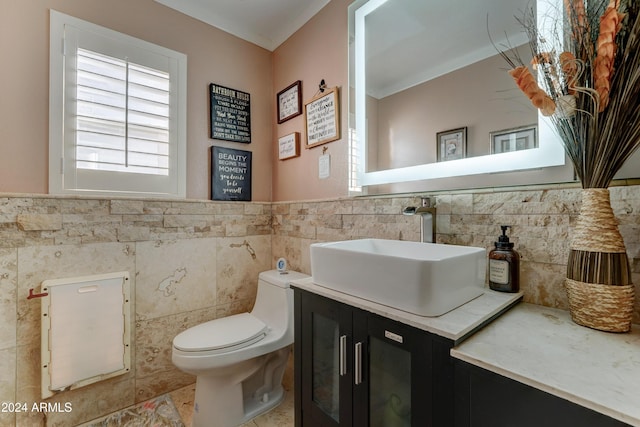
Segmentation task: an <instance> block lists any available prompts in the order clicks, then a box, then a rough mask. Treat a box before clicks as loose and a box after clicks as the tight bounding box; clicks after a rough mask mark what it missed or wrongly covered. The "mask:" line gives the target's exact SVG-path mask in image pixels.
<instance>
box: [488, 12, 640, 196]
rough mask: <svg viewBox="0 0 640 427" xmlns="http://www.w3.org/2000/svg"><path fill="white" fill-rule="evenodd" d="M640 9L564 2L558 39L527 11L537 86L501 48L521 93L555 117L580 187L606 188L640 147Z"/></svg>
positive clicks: (510, 50) (525, 20) (508, 50)
mask: <svg viewBox="0 0 640 427" xmlns="http://www.w3.org/2000/svg"><path fill="white" fill-rule="evenodd" d="M639 9H640V0H589V1H586V0H564V10H558V11H556V12H557V14H556V16H553V17H549V18H548V19H554V20H556V21H557V20H562V23H563V24H564V25H562V26H560V28H562V30H560V31H558V32H557V34H555V35H554V37H555V38H556V40H547V39H546V38H545V37H544V36H543V35H541V34H540V33H539V31H538V27H537V22H536V15H535V13H534V11H533V10H528V11H527V12H525V14H524V16H523V17H522V18H521V19H519V21H520V22H521V24H522V25H523V27H524V29H525V31H526V33H527V35H528V38H529V44H530V46H531V50H532V52H533V58H534V59H533V61H532V64H530V66H531V67H532V69H534V70H535V71H536V72H537V73H538V77H539V78H538V79H537V80H536V78H535V77H534V75H533V73H532V72H531V71H530V70H529V66H528V65H525V64H524V63H523V62H522V60H521V59H520V58H519V56H518V55H517V51H516V50H515V49H513V48H512V47H510V46H505V47H504V48H500V47H498V51H499V52H500V54H501V55H502V57H503V58H504V59H505V60H506V61H507V62H508V63H509V65H510V66H511V68H512V69H511V70H510V71H509V73H510V74H511V76H512V77H513V78H514V80H515V82H516V84H517V85H518V87H519V88H520V89H521V90H522V92H523V93H524V94H525V95H527V97H528V98H529V99H530V100H531V102H532V103H533V105H534V106H535V107H537V108H538V109H540V111H541V112H542V114H543V115H545V116H549V117H550V119H551V122H552V123H553V125H554V127H555V129H556V131H557V132H558V134H559V135H560V137H561V139H562V141H563V144H564V148H565V151H566V152H567V154H568V156H569V157H570V159H571V161H572V163H573V166H574V168H575V171H576V173H577V175H578V177H579V179H580V181H581V182H582V187H583V188H607V187H608V186H609V184H610V183H611V180H612V179H613V177H614V175H615V174H616V173H617V171H618V170H619V169H620V168H621V167H622V165H623V164H624V162H625V161H626V160H627V159H628V158H629V157H630V156H631V155H632V154H633V152H634V151H635V150H636V149H637V148H638V147H639V146H640V17H639ZM556 46H562V48H557V47H556ZM538 82H540V84H539V83H538Z"/></svg>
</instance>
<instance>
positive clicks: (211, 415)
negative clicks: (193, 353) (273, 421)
mask: <svg viewBox="0 0 640 427" xmlns="http://www.w3.org/2000/svg"><path fill="white" fill-rule="evenodd" d="M206 388H207V387H206V386H203V381H200V378H198V383H197V385H196V397H195V404H194V408H193V418H192V424H191V427H236V426H239V425H241V424H244V423H246V422H249V421H250V420H252V419H253V418H255V417H257V416H258V415H262V414H263V413H265V412H267V411H269V410H271V409H273V408H275V407H276V406H278V405H279V404H280V403H282V401H283V400H284V397H285V391H284V388H283V387H282V386H279V387H276V388H275V389H274V390H272V391H271V392H270V393H266V394H265V395H264V396H262V397H260V398H257V397H253V396H250V397H247V398H245V399H244V400H243V399H242V385H241V384H237V385H236V386H233V387H228V388H227V389H226V390H225V393H224V396H220V397H219V398H217V399H215V400H214V401H211V398H210V395H207V397H208V398H209V399H208V400H204V399H202V398H201V396H198V390H201V391H202V392H205V389H206ZM205 393H206V392H205ZM205 393H201V394H205ZM238 402H242V404H241V405H238Z"/></svg>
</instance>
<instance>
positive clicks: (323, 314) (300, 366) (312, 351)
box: [295, 292, 353, 427]
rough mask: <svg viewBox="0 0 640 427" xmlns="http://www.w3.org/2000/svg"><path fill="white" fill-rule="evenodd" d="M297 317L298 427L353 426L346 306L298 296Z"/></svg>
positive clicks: (349, 316)
mask: <svg viewBox="0 0 640 427" xmlns="http://www.w3.org/2000/svg"><path fill="white" fill-rule="evenodd" d="M295 315H296V317H297V318H298V319H299V322H296V329H295V333H296V341H295V364H296V368H295V369H296V384H295V387H296V390H295V392H296V398H298V397H299V398H300V402H296V425H297V426H299V425H304V426H327V427H334V426H352V425H353V424H352V418H353V416H352V390H351V378H352V374H353V363H352V359H353V352H352V350H351V346H352V336H353V332H352V313H351V310H350V308H349V307H348V306H344V305H342V304H338V303H335V302H333V301H331V300H328V299H325V298H320V297H316V296H314V295H312V294H307V293H303V294H302V295H300V293H299V292H296V313H295ZM296 400H297V399H296Z"/></svg>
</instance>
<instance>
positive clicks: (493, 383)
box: [455, 361, 628, 427]
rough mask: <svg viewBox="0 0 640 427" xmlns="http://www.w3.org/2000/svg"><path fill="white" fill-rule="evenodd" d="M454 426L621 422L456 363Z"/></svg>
mask: <svg viewBox="0 0 640 427" xmlns="http://www.w3.org/2000/svg"><path fill="white" fill-rule="evenodd" d="M455 375H456V423H455V426H456V427H463V426H464V427H512V426H518V427H540V426H545V427H567V426H580V427H623V426H628V424H625V423H623V422H620V421H618V420H615V419H613V418H610V417H608V416H606V415H604V414H601V413H598V412H595V411H592V410H590V409H588V408H585V407H583V406H580V405H577V404H575V403H573V402H569V401H568V400H565V399H561V398H559V397H557V396H554V395H551V394H549V393H546V392H543V391H542V390H539V389H537V388H534V387H530V386H528V385H526V384H522V383H520V382H518V381H514V380H512V379H510V378H506V377H503V376H501V375H498V374H495V373H493V372H490V371H487V370H485V369H481V368H478V367H476V366H473V365H470V364H468V363H465V362H462V361H456V364H455Z"/></svg>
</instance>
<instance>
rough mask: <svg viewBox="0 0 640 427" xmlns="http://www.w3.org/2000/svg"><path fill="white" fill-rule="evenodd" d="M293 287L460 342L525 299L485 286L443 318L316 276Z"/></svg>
mask: <svg viewBox="0 0 640 427" xmlns="http://www.w3.org/2000/svg"><path fill="white" fill-rule="evenodd" d="M291 284H292V286H294V287H296V288H299V289H304V290H307V291H309V292H313V293H314V294H318V295H321V296H324V297H327V298H331V299H333V300H336V301H339V302H342V303H345V304H348V305H350V306H353V307H357V308H360V309H363V310H366V311H369V312H372V313H375V314H379V315H381V316H384V317H386V318H389V319H392V320H396V321H398V322H401V323H404V324H406V325H410V326H413V327H415V328H418V329H422V330H424V331H427V332H431V333H433V334H436V335H440V336H442V337H445V338H449V339H451V340H453V341H454V342H460V341H461V340H462V339H464V338H466V336H467V335H468V334H470V333H471V332H473V331H474V330H475V329H477V328H479V327H480V326H482V325H484V324H486V323H487V322H489V321H491V320H492V319H493V318H495V317H496V316H498V315H499V314H500V313H502V312H503V311H505V310H508V309H509V307H511V306H513V305H514V304H516V303H517V302H518V301H520V299H521V298H522V293H521V292H520V293H513V294H511V293H504V292H495V291H492V290H490V289H485V292H484V294H482V295H480V296H479V297H477V298H475V299H473V300H471V301H469V302H468V303H466V304H463V305H461V306H460V307H458V308H456V309H453V310H451V311H450V312H448V313H446V314H443V315H442V316H439V317H424V316H418V315H415V314H411V313H407V312H406V311H402V310H397V309H394V308H391V307H388V306H386V305H382V304H378V303H375V302H372V301H367V300H365V299H362V298H358V297H354V296H351V295H348V294H345V293H342V292H338V291H334V290H332V289H329V288H325V287H323V286H320V285H316V284H314V283H313V278H312V277H311V278H307V279H301V280H294V281H292V282H291Z"/></svg>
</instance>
